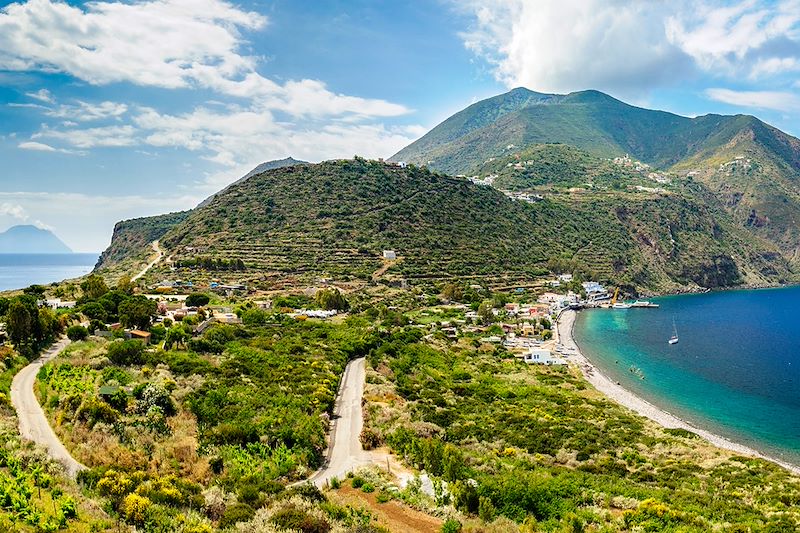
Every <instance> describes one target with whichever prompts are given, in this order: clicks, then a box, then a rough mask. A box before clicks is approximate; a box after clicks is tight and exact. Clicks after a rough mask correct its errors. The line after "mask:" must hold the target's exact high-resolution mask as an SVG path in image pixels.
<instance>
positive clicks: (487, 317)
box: [478, 301, 494, 324]
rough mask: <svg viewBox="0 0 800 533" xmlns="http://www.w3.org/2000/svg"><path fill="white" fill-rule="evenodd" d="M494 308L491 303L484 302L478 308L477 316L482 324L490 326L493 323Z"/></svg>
mask: <svg viewBox="0 0 800 533" xmlns="http://www.w3.org/2000/svg"><path fill="white" fill-rule="evenodd" d="M493 309H494V306H493V305H492V302H490V301H486V302H483V303H482V304H481V305H479V306H478V316H479V317H480V319H481V321H482V322H483V323H484V324H491V323H492V322H494V312H493Z"/></svg>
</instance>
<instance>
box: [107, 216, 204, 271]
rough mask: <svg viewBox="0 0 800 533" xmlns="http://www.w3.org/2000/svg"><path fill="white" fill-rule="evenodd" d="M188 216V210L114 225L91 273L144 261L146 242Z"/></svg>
mask: <svg viewBox="0 0 800 533" xmlns="http://www.w3.org/2000/svg"><path fill="white" fill-rule="evenodd" d="M188 215H189V211H181V212H178V213H168V214H166V215H157V216H153V217H143V218H134V219H131V220H123V221H122V222H118V223H117V224H116V225H115V226H114V233H113V235H112V236H111V244H110V245H109V247H108V248H106V249H105V251H104V252H103V253H102V254H101V255H100V259H99V260H98V261H97V265H96V266H95V270H96V271H99V272H107V271H109V270H111V269H115V268H118V267H123V268H124V266H125V264H130V263H131V262H132V261H135V260H142V259H144V258H146V257H147V256H148V255H149V254H150V253H151V249H150V243H151V242H153V241H155V240H157V239H160V238H161V237H162V236H163V235H164V234H165V233H166V232H167V231H169V230H170V229H171V228H172V227H174V226H175V224H177V223H179V222H180V221H182V220H184V219H185V218H186V217H187V216H188Z"/></svg>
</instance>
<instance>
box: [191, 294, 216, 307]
mask: <svg viewBox="0 0 800 533" xmlns="http://www.w3.org/2000/svg"><path fill="white" fill-rule="evenodd" d="M210 301H211V298H209V296H208V295H207V294H203V293H202V292H193V293H192V294H190V295H189V296H187V297H186V307H203V306H204V305H208V302H210Z"/></svg>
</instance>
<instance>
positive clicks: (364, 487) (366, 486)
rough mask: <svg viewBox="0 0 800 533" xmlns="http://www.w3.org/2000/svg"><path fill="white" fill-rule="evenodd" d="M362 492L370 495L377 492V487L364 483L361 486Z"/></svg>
mask: <svg viewBox="0 0 800 533" xmlns="http://www.w3.org/2000/svg"><path fill="white" fill-rule="evenodd" d="M361 490H363V491H364V492H366V493H367V494H369V493H370V492H375V487H374V486H373V485H372V483H364V484H363V485H361Z"/></svg>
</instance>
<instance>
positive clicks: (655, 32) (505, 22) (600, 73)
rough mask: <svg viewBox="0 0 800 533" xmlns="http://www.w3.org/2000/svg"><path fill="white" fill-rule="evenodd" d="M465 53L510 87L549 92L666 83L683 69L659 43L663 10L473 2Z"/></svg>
mask: <svg viewBox="0 0 800 533" xmlns="http://www.w3.org/2000/svg"><path fill="white" fill-rule="evenodd" d="M459 5H460V6H461V7H462V8H464V7H466V9H468V10H469V12H471V13H472V14H473V15H474V21H475V22H474V25H473V27H472V28H470V29H469V30H468V31H466V32H464V33H463V34H462V37H463V39H464V44H465V46H466V47H467V48H468V49H469V50H471V51H473V52H475V53H476V54H477V55H479V56H481V57H483V58H485V59H487V60H488V61H489V62H490V63H491V64H492V65H493V67H494V72H495V76H496V77H497V79H498V80H500V81H502V82H503V83H504V84H506V85H507V86H509V87H513V86H520V85H523V86H527V87H530V88H532V89H535V90H540V91H547V92H567V91H573V90H580V89H588V88H598V89H623V90H625V89H631V88H633V89H634V91H635V90H637V89H639V88H642V87H645V88H646V87H650V86H652V85H654V84H656V85H657V84H660V83H665V82H666V81H667V80H668V79H670V78H672V77H674V76H675V75H676V72H680V71H681V70H682V69H685V68H686V67H687V58H686V57H685V55H684V54H683V53H682V52H680V50H678V49H676V47H674V46H672V45H671V44H670V43H668V42H667V41H666V39H665V35H664V27H663V22H662V20H663V19H662V16H663V15H664V10H665V7H666V6H667V4H662V3H653V2H627V1H622V0H611V1H608V0H541V1H537V2H528V1H525V0H489V1H484V0H480V1H479V0H475V1H470V2H467V3H466V4H459Z"/></svg>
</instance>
